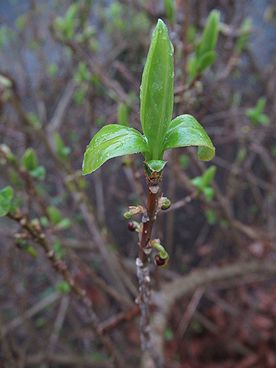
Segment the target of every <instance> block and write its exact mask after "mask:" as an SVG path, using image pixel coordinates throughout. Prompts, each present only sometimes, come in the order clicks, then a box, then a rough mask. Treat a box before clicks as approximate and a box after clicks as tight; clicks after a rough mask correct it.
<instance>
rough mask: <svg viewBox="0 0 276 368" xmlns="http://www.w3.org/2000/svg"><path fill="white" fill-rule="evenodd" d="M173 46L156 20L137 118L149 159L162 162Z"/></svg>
mask: <svg viewBox="0 0 276 368" xmlns="http://www.w3.org/2000/svg"><path fill="white" fill-rule="evenodd" d="M173 79H174V70H173V46H172V44H171V41H170V39H169V35H168V30H167V27H166V25H165V24H164V23H163V21H162V20H160V19H159V20H158V23H157V26H156V28H155V30H154V32H153V36H152V40H151V45H150V49H149V52H148V56H147V61H146V65H145V68H144V72H143V76H142V84H141V93H140V100H141V106H140V117H141V122H142V127H143V132H144V134H145V136H146V137H147V139H148V144H149V148H150V154H149V156H148V157H147V159H149V160H158V159H162V143H163V139H164V135H165V133H166V130H167V127H168V124H169V122H170V121H171V118H172V111H173Z"/></svg>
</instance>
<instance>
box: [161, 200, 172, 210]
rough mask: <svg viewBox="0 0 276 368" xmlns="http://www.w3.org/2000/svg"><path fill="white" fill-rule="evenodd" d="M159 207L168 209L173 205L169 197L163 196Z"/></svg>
mask: <svg viewBox="0 0 276 368" xmlns="http://www.w3.org/2000/svg"><path fill="white" fill-rule="evenodd" d="M159 207H160V208H161V210H164V211H165V210H167V209H169V208H170V207H171V201H170V200H169V198H167V197H161V198H160V199H159Z"/></svg>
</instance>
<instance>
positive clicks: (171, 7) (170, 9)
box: [164, 0, 175, 23]
mask: <svg viewBox="0 0 276 368" xmlns="http://www.w3.org/2000/svg"><path fill="white" fill-rule="evenodd" d="M164 7H165V12H166V17H167V18H168V20H169V21H170V22H171V23H173V22H174V16H175V4H174V0H164Z"/></svg>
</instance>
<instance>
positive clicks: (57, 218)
mask: <svg viewBox="0 0 276 368" xmlns="http://www.w3.org/2000/svg"><path fill="white" fill-rule="evenodd" d="M47 213H48V216H49V218H50V221H51V222H52V223H53V224H54V225H57V224H59V223H60V222H61V221H62V214H61V212H60V210H59V209H58V208H56V207H55V206H49V207H48V208H47Z"/></svg>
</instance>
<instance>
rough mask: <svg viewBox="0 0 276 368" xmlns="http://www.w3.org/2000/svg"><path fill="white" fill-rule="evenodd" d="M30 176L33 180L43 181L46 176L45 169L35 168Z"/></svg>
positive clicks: (41, 167)
mask: <svg viewBox="0 0 276 368" xmlns="http://www.w3.org/2000/svg"><path fill="white" fill-rule="evenodd" d="M30 174H31V176H32V177H33V178H36V179H40V180H44V179H45V175H46V170H45V167H43V166H37V167H36V168H35V169H34V170H32V171H31V172H30Z"/></svg>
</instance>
